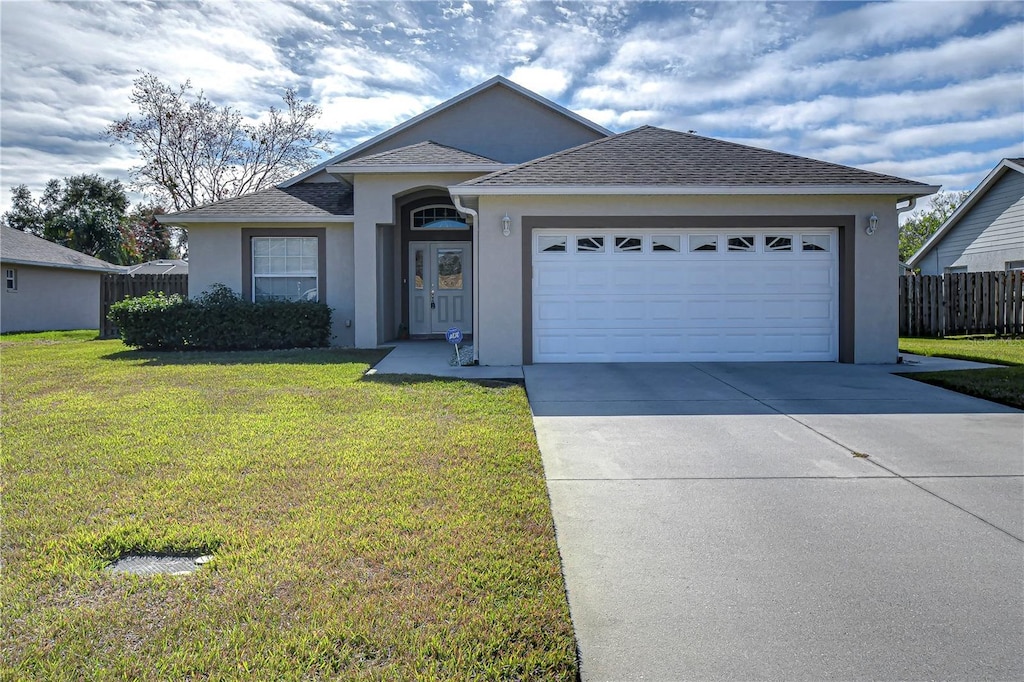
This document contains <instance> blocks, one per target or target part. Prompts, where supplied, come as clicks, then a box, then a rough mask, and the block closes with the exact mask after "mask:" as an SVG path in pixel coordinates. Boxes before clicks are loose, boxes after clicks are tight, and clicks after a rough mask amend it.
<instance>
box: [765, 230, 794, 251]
mask: <svg viewBox="0 0 1024 682" xmlns="http://www.w3.org/2000/svg"><path fill="white" fill-rule="evenodd" d="M764 250H765V252H766V253H780V252H792V251H793V236H792V235H788V234H786V235H782V234H766V235H765V236H764Z"/></svg>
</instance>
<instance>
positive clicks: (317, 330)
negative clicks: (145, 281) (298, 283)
mask: <svg viewBox="0 0 1024 682" xmlns="http://www.w3.org/2000/svg"><path fill="white" fill-rule="evenodd" d="M108 317H109V318H110V321H111V322H113V323H114V324H116V325H117V327H118V329H119V330H120V333H121V339H122V340H123V341H124V343H125V345H127V346H132V347H134V348H144V349H147V350H262V349H270V348H312V347H319V346H326V345H327V344H328V343H329V342H330V338H331V309H330V308H328V307H327V306H326V305H324V304H323V303H313V302H312V301H262V302H259V303H252V302H249V301H244V300H242V299H241V298H240V297H239V296H238V295H236V294H235V293H234V292H233V291H231V289H229V288H227V287H226V286H224V285H223V284H216V285H214V286H213V289H212V291H210V292H208V293H205V294H203V295H202V296H200V297H198V298H195V299H189V298H185V297H183V296H181V295H179V294H171V295H170V296H167V295H165V294H164V293H162V292H161V293H158V294H154V293H152V292H150V293H149V294H148V295H146V296H141V297H139V298H126V299H125V300H123V301H120V302H118V303H115V304H114V305H112V306H111V307H110V314H109V315H108Z"/></svg>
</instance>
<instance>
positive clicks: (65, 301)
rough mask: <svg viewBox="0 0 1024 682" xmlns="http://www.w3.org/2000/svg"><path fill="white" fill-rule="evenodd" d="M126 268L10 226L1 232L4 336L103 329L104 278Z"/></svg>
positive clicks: (0, 302) (0, 311)
mask: <svg viewBox="0 0 1024 682" xmlns="http://www.w3.org/2000/svg"><path fill="white" fill-rule="evenodd" d="M123 270H124V268H122V267H121V266H119V265H113V264H112V263H108V262H106V261H103V260H100V259H99V258H93V257H92V256H87V255H85V254H84V253H79V252H78V251H74V250H72V249H69V248H66V247H64V246H61V245H60V244H54V243H53V242H50V241H47V240H45V239H40V238H39V237H36V236H35V235H32V234H29V233H27V232H22V231H20V230H15V229H14V228H11V227H3V228H2V233H0V271H2V272H3V276H4V288H3V292H2V293H0V332H22V331H49V330H53V329H99V327H100V279H101V278H102V276H103V274H104V273H108V272H111V273H112V272H123Z"/></svg>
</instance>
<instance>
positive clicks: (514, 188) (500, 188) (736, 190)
mask: <svg viewBox="0 0 1024 682" xmlns="http://www.w3.org/2000/svg"><path fill="white" fill-rule="evenodd" d="M939 189H940V187H939V186H937V185H919V184H916V183H915V184H906V185H896V184H892V185H473V184H460V185H453V186H451V187H449V188H448V191H449V192H450V193H451V194H457V195H459V196H488V195H490V196H499V195H500V196H511V195H527V196H535V195H543V196H552V195H570V196H571V195H585V196H591V195H607V194H619V195H647V196H651V195H655V196H707V195H720V196H729V195H738V194H742V195H844V196H849V195H872V196H897V197H923V196H928V195H929V194H934V193H935V192H938V191H939Z"/></svg>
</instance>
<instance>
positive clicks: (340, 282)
mask: <svg viewBox="0 0 1024 682" xmlns="http://www.w3.org/2000/svg"><path fill="white" fill-rule="evenodd" d="M311 227H318V228H324V229H325V232H326V241H327V243H326V262H325V264H324V269H325V272H324V273H323V276H324V278H325V282H326V288H325V291H326V297H325V300H324V303H326V304H327V305H328V306H330V308H331V309H332V314H331V320H332V333H333V338H332V341H331V343H332V344H333V345H338V346H353V345H355V334H354V319H355V293H354V281H355V279H354V278H355V272H354V270H355V265H354V251H353V229H352V225H351V223H341V224H328V225H311V224H301V225H299V224H287V223H273V224H270V223H259V224H241V223H240V224H238V225H234V224H232V225H214V224H200V225H189V226H188V243H189V274H188V279H189V282H188V293H189V296H192V297H195V296H198V295H200V294H201V293H203V291H205V290H207V289H209V288H210V286H211V285H213V284H216V283H220V284H224V285H226V286H228V287H230V288H231V289H232V290H234V291H236V292H241V291H242V290H243V288H244V287H243V284H242V273H243V270H244V268H243V261H242V259H243V258H249V257H250V255H249V251H248V250H247V249H246V248H245V246H244V244H243V243H242V229H243V228H259V229H263V228H266V229H273V230H285V231H286V230H288V229H309V228H311ZM97 305H98V304H97Z"/></svg>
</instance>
